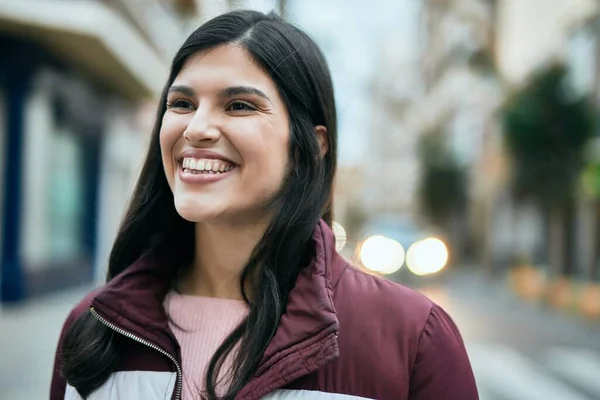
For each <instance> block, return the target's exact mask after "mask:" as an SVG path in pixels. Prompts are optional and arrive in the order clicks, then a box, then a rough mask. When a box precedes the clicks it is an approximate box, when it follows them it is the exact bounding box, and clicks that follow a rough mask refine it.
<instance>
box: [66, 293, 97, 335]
mask: <svg viewBox="0 0 600 400" xmlns="http://www.w3.org/2000/svg"><path fill="white" fill-rule="evenodd" d="M101 290H102V287H99V288H96V289H94V290H92V291H91V292H89V293H88V294H86V295H85V296H84V297H83V298H82V299H81V300H80V301H79V303H77V305H75V307H73V308H72V309H71V311H70V312H69V315H68V316H67V319H66V321H65V323H64V326H63V333H64V331H65V330H66V329H68V328H69V327H70V326H71V325H73V323H74V322H75V321H77V319H78V318H79V317H80V316H81V315H82V314H83V313H85V312H86V311H88V310H89V309H90V307H91V306H92V300H93V299H94V297H96V295H97V294H98V293H100V291H101Z"/></svg>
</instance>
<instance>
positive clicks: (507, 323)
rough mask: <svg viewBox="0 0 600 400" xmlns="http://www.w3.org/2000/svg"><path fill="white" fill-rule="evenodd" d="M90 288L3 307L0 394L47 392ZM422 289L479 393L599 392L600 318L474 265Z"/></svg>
mask: <svg viewBox="0 0 600 400" xmlns="http://www.w3.org/2000/svg"><path fill="white" fill-rule="evenodd" d="M87 290H89V288H88V287H84V288H77V289H73V290H70V291H66V292H62V293H60V294H59V295H52V296H48V297H46V298H40V299H36V300H32V301H31V302H30V303H28V304H24V305H21V306H18V307H15V308H6V309H3V310H1V311H0V328H1V329H0V340H1V341H2V343H3V353H2V357H1V358H0V399H2V400H22V399H43V398H47V396H48V387H49V380H50V371H51V369H52V362H53V357H54V351H55V346H56V341H57V338H58V334H59V331H60V329H61V324H62V322H63V321H64V319H65V317H66V315H67V314H68V312H69V310H70V309H71V307H73V306H74V305H75V304H76V303H77V302H78V301H79V299H80V298H81V297H82V296H83V295H84V293H86V291H87ZM422 291H423V292H424V293H425V294H426V295H427V296H429V297H430V298H431V299H432V300H434V301H436V302H437V303H439V304H440V305H442V306H443V307H444V308H445V309H446V310H448V311H449V312H450V314H451V315H452V316H453V318H454V319H455V321H456V323H457V324H458V326H459V328H460V330H461V332H462V334H463V337H464V339H465V341H466V343H467V348H468V351H469V355H470V357H471V362H472V365H473V369H474V371H475V374H476V379H477V382H478V386H479V391H480V396H481V400H594V399H598V398H600V379H598V377H600V340H598V338H599V337H600V323H598V322H594V323H590V322H584V321H583V320H581V319H580V318H576V317H574V316H568V315H566V314H560V313H557V312H556V311H553V310H549V309H544V308H542V307H541V306H536V305H532V304H527V303H524V302H523V301H522V300H519V299H517V298H515V296H514V295H513V294H511V293H510V291H508V290H507V287H506V285H505V284H503V283H501V282H498V281H497V280H490V279H489V278H487V277H486V276H485V275H483V274H481V273H479V272H474V271H473V270H472V269H468V270H460V271H458V272H455V273H454V274H451V275H448V276H446V277H444V282H443V285H440V286H432V287H428V288H423V289H422ZM373 329H377V328H376V327H374V328H373Z"/></svg>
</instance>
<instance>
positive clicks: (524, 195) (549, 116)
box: [501, 63, 594, 275]
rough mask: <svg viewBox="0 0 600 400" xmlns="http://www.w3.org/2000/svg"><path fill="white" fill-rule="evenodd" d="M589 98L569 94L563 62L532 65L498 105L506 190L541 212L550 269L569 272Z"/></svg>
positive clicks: (588, 128)
mask: <svg viewBox="0 0 600 400" xmlns="http://www.w3.org/2000/svg"><path fill="white" fill-rule="evenodd" d="M593 115H594V114H593V108H592V107H591V103H590V101H589V99H587V98H584V97H578V96H575V95H574V92H573V90H572V88H571V85H570V81H569V74H568V70H567V68H566V67H565V66H564V65H562V64H559V63H555V64H551V65H549V66H547V67H546V68H544V69H542V70H540V71H538V73H536V74H535V75H534V76H532V78H531V79H530V81H529V82H528V83H527V84H526V85H525V86H524V87H522V88H521V89H519V90H518V91H516V92H515V93H514V94H512V95H511V96H509V98H508V100H507V102H506V103H505V105H504V107H503V108H502V109H501V118H502V122H503V128H504V137H505V143H506V146H507V148H508V151H509V153H510V155H511V156H512V171H513V176H512V190H513V194H514V196H515V198H516V199H517V200H525V199H528V200H532V201H534V202H535V203H537V204H538V205H539V206H540V207H541V209H542V210H544V212H545V215H546V216H547V218H546V220H547V221H548V222H549V223H548V229H547V243H548V251H549V261H550V264H551V265H552V268H553V270H554V271H555V272H561V273H562V274H564V275H570V274H571V273H572V265H573V262H572V259H573V257H572V253H573V251H574V250H573V249H574V243H573V240H572V239H573V236H572V234H571V233H570V232H571V231H572V227H573V222H574V209H575V207H574V204H575V196H576V193H577V190H576V188H577V184H578V182H579V176H580V173H581V170H582V167H583V165H584V160H583V150H584V147H585V144H586V143H587V141H588V140H589V139H590V138H591V136H592V135H593V130H594V128H593V125H594V116H593Z"/></svg>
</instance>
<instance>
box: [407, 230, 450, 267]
mask: <svg viewBox="0 0 600 400" xmlns="http://www.w3.org/2000/svg"><path fill="white" fill-rule="evenodd" d="M447 262H448V249H447V248H446V245H445V244H444V242H442V241H441V240H439V239H436V238H428V239H425V240H421V241H418V242H415V243H413V245H412V246H410V248H409V249H408V253H407V255H406V265H407V266H408V269H409V270H410V271H411V272H412V273H413V274H415V275H419V276H422V275H429V274H435V273H436V272H439V271H441V270H442V269H443V268H444V267H445V266H446V263H447Z"/></svg>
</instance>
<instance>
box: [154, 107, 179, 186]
mask: <svg viewBox="0 0 600 400" xmlns="http://www.w3.org/2000/svg"><path fill="white" fill-rule="evenodd" d="M182 126H183V124H182V123H181V121H179V120H178V119H177V118H174V117H173V116H169V115H167V114H165V116H164V117H163V120H162V125H161V129H160V134H159V140H160V150H161V156H162V162H163V167H164V169H165V173H166V174H167V179H168V180H169V182H171V181H172V179H173V173H174V161H173V160H174V154H173V149H174V147H175V145H176V144H177V141H178V140H179V138H181V137H182V135H183V130H184V129H185V127H184V126H183V127H182Z"/></svg>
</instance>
